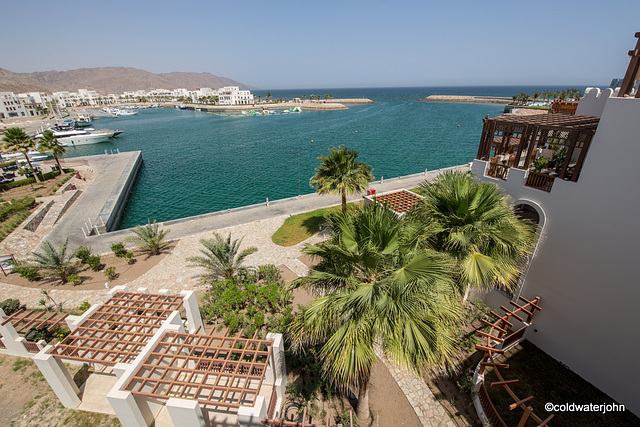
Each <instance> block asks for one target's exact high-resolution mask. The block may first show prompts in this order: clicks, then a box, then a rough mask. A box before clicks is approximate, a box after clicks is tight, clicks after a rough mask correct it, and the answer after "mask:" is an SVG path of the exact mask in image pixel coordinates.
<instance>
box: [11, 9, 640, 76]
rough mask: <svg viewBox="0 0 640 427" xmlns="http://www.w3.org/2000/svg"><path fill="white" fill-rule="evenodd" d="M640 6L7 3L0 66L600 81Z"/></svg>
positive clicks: (622, 54)
mask: <svg viewBox="0 0 640 427" xmlns="http://www.w3.org/2000/svg"><path fill="white" fill-rule="evenodd" d="M622 11H624V13H621V12H622ZM638 12H640V2H637V1H633V2H632V1H631V0H623V1H619V2H616V3H615V4H613V3H600V2H589V3H586V2H585V3H582V2H554V1H550V0H542V1H539V2H536V3H535V7H534V6H529V5H523V4H520V3H517V2H508V1H505V0H499V1H496V2H492V3H491V4H489V5H487V4H483V3H478V2H475V1H470V0H463V1H461V2H457V3H455V4H454V5H452V4H449V3H447V4H444V3H440V2H406V1H399V2H394V3H393V4H390V3H386V2H371V1H367V2H364V1H360V0H356V1H353V2H338V1H335V0H329V1H326V2H322V3H313V4H311V3H305V2H293V1H288V0H285V1H280V2H278V3H277V7H275V5H274V4H273V3H265V2H258V1H247V2H242V3H224V4H218V3H211V2H204V1H193V2H187V3H181V4H177V3H170V2H153V3H152V2H148V1H140V2H131V3H129V2H124V1H122V0H114V1H112V2H108V3H86V2H85V3H80V2H71V1H61V2H56V3H51V2H38V1H35V2H28V3H23V2H13V3H8V4H6V5H3V17H4V18H5V19H4V20H3V25H2V26H1V27H0V37H2V38H3V39H4V40H7V41H8V42H5V43H4V45H3V52H2V55H1V57H0V67H2V68H6V69H8V70H11V71H13V72H17V73H26V72H35V71H43V70H61V71H66V70H71V69H78V68H94V67H106V66H124V67H132V68H139V69H144V70H147V71H150V72H152V73H169V72H174V71H177V72H197V73H199V72H208V73H211V74H214V75H216V76H219V77H227V78H230V79H233V80H236V81H239V82H241V83H243V84H245V85H248V86H254V87H259V88H265V89H291V88H354V87H363V88H366V87H372V88H374V87H375V88H378V87H433V86H496V85H500V86H503V85H506V86H514V85H531V86H539V85H554V86H555V85H564V84H565V83H563V82H568V81H573V82H575V81H584V82H594V81H595V82H603V84H604V83H607V84H608V82H610V81H611V79H613V78H621V77H623V76H624V73H625V70H626V68H627V66H628V63H629V57H628V55H627V52H628V51H629V50H631V49H633V48H634V46H635V43H636V39H635V38H634V34H635V32H636V31H638V30H640V26H638V23H637V19H636V17H637V16H638ZM607 17H609V18H610V19H607ZM613 18H615V19H613ZM558 82H560V83H558ZM572 85H574V84H572Z"/></svg>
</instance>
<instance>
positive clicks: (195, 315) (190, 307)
mask: <svg viewBox="0 0 640 427" xmlns="http://www.w3.org/2000/svg"><path fill="white" fill-rule="evenodd" d="M180 295H182V296H183V299H182V305H183V306H184V310H185V312H186V314H187V322H188V323H189V333H191V334H193V333H195V331H196V329H198V327H199V328H200V333H201V334H204V324H203V323H202V316H200V307H198V299H197V298H196V293H195V292H193V291H182V292H180Z"/></svg>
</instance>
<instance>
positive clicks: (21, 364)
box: [12, 357, 33, 372]
mask: <svg viewBox="0 0 640 427" xmlns="http://www.w3.org/2000/svg"><path fill="white" fill-rule="evenodd" d="M32 365H33V362H32V361H31V359H27V358H22V357H21V358H18V359H16V360H15V361H14V362H13V367H12V369H13V372H16V371H22V372H24V371H25V370H26V369H27V367H29V366H32Z"/></svg>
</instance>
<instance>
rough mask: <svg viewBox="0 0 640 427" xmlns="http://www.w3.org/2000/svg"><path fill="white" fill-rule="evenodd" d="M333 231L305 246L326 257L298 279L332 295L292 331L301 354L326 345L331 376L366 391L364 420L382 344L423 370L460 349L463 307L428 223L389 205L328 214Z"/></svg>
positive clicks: (361, 395) (361, 409)
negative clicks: (425, 244) (431, 245)
mask: <svg viewBox="0 0 640 427" xmlns="http://www.w3.org/2000/svg"><path fill="white" fill-rule="evenodd" d="M328 220H329V222H330V224H331V229H332V236H331V238H329V239H328V240H326V241H323V242H321V243H318V244H317V245H310V246H307V247H306V248H305V249H304V251H305V252H306V253H307V254H309V255H312V256H314V257H318V258H320V262H319V264H318V265H316V266H315V267H313V268H312V269H311V270H310V272H309V274H308V276H306V277H302V278H300V279H297V280H296V281H294V283H293V286H300V287H305V288H307V289H309V290H311V291H313V292H314V293H316V294H319V295H324V296H321V297H320V298H318V299H316V300H314V301H312V302H310V303H309V304H308V305H307V306H305V307H303V308H302V309H301V311H300V312H299V313H298V315H297V316H296V317H295V318H294V320H293V322H292V323H291V325H290V327H289V330H288V333H289V336H290V338H291V342H292V347H293V349H294V350H295V351H300V349H301V348H302V347H303V346H305V345H315V344H322V347H321V349H320V356H321V359H322V364H323V373H324V375H325V376H326V377H327V378H328V379H330V380H332V382H333V383H334V384H336V385H337V386H338V387H339V388H341V389H342V390H345V391H346V390H347V389H350V390H353V389H355V390H358V407H357V412H358V418H360V419H363V420H366V419H368V418H369V408H368V393H369V380H370V377H371V370H372V368H373V365H374V363H375V361H376V355H375V352H374V348H376V349H380V350H381V351H382V352H383V353H384V354H385V356H387V357H389V358H390V359H391V360H392V361H394V362H396V363H399V364H401V365H403V366H405V367H409V368H411V369H413V370H414V371H416V372H419V371H420V370H421V369H422V368H423V367H424V366H425V365H426V364H442V363H444V362H446V361H447V360H450V359H451V357H452V356H453V354H454V352H455V348H456V346H455V331H454V327H455V325H457V324H458V322H459V319H460V314H461V311H460V306H459V303H458V299H457V297H456V295H457V294H456V291H455V288H454V286H453V281H452V280H451V269H450V264H449V262H448V260H447V258H446V256H445V255H442V254H438V253H437V252H435V251H432V250H429V249H426V250H423V249H421V248H420V246H419V239H418V238H417V237H418V236H419V234H420V232H421V224H419V223H415V222H410V221H408V220H403V219H397V218H396V217H395V215H394V214H393V212H391V211H390V210H388V209H387V208H385V207H381V206H376V205H374V206H371V207H366V208H364V209H363V210H361V211H358V212H355V213H346V214H345V213H337V214H334V215H332V216H330V217H329V218H328Z"/></svg>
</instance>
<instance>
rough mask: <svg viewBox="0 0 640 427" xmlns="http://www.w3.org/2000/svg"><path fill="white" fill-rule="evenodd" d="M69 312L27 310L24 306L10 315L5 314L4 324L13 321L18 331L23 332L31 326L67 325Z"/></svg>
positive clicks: (50, 327)
mask: <svg viewBox="0 0 640 427" xmlns="http://www.w3.org/2000/svg"><path fill="white" fill-rule="evenodd" d="M67 316H68V314H63V313H58V312H48V311H36V310H25V309H24V308H22V309H20V310H18V311H16V312H15V313H13V314H11V315H10V316H4V320H3V321H2V325H3V326H4V325H6V324H7V323H11V324H12V325H13V328H14V329H15V330H16V332H18V333H23V332H24V331H28V330H29V329H31V328H35V329H38V328H40V327H42V326H48V327H49V329H53V328H55V327H56V326H64V327H67V324H66V322H65V319H66V318H67Z"/></svg>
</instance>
